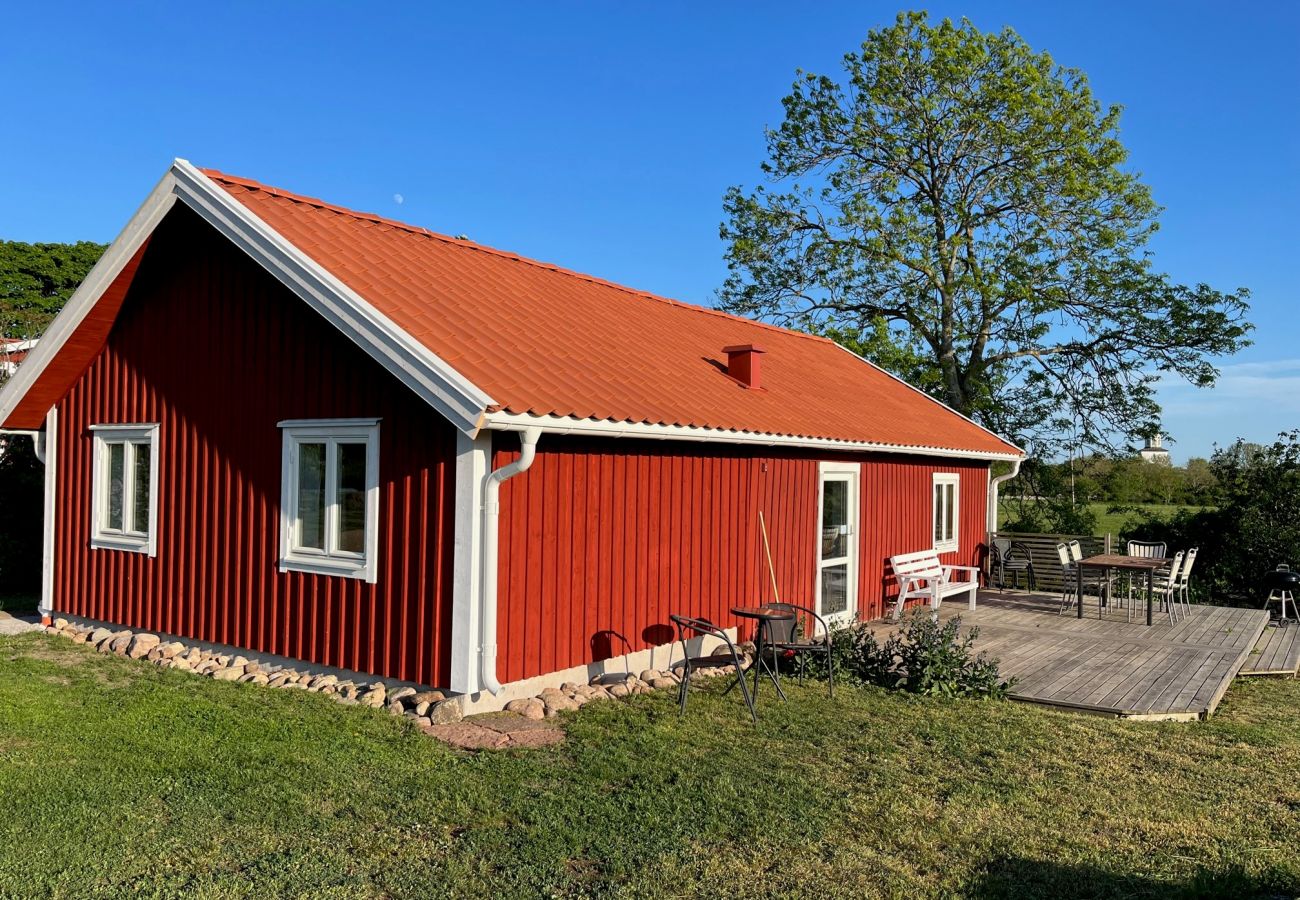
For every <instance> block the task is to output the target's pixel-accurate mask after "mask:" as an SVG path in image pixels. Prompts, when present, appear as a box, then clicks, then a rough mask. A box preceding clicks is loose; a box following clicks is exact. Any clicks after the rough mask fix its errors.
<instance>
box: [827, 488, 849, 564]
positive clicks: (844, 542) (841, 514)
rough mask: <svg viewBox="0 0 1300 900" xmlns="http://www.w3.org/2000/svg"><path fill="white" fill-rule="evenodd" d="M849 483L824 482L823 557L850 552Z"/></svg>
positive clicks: (832, 557) (839, 555)
mask: <svg viewBox="0 0 1300 900" xmlns="http://www.w3.org/2000/svg"><path fill="white" fill-rule="evenodd" d="M848 497H849V483H848V482H847V481H824V482H822V559H836V558H838V557H841V556H844V555H845V554H846V553H848V540H849V537H848V535H847V534H845V531H846V530H847V529H845V528H844V526H845V525H847V524H848V522H849V520H848Z"/></svg>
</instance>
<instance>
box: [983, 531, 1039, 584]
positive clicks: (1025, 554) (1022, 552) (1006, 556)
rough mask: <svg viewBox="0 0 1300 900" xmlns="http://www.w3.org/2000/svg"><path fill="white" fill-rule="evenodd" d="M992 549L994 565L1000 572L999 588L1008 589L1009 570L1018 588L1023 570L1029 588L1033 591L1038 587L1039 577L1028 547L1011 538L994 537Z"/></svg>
mask: <svg viewBox="0 0 1300 900" xmlns="http://www.w3.org/2000/svg"><path fill="white" fill-rule="evenodd" d="M991 550H992V552H993V560H992V563H993V567H994V568H995V569H996V570H997V573H998V590H1005V589H1006V586H1007V573H1008V572H1010V573H1011V576H1012V578H1013V579H1014V581H1013V583H1014V585H1015V586H1016V588H1019V587H1020V575H1021V573H1022V572H1023V573H1024V575H1025V587H1026V588H1027V589H1028V590H1031V591H1032V590H1035V589H1036V588H1037V587H1038V577H1037V575H1036V574H1035V572H1034V558H1033V555H1032V554H1031V553H1030V552H1029V548H1028V547H1026V546H1025V545H1024V544H1022V543H1021V542H1020V541H1013V540H1011V539H1010V538H994V539H993V544H992V547H991Z"/></svg>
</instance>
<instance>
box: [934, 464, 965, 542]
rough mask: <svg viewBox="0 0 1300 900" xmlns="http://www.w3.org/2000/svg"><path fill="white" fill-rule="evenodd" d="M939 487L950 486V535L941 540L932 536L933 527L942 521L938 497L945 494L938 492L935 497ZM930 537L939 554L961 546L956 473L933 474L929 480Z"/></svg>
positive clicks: (959, 493) (958, 479) (959, 506)
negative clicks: (936, 489)
mask: <svg viewBox="0 0 1300 900" xmlns="http://www.w3.org/2000/svg"><path fill="white" fill-rule="evenodd" d="M940 485H944V486H947V485H952V534H951V535H948V536H947V537H946V539H943V540H940V539H939V538H936V537H935V536H934V535H935V531H936V529H935V526H936V525H937V524H939V523H941V522H942V521H943V519H942V518H940V516H941V515H942V513H943V509H942V508H941V507H940V497H943V496H945V494H946V492H940V493H938V494H937V496H936V491H935V488H937V487H939V486H940ZM930 536H931V538H933V539H934V549H935V550H937V551H938V552H940V553H951V552H952V551H954V550H956V549H957V548H958V547H959V546H960V545H961V476H960V475H959V474H957V473H956V472H935V473H934V478H933V479H932V480H931V485H930Z"/></svg>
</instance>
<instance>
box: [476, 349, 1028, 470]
mask: <svg viewBox="0 0 1300 900" xmlns="http://www.w3.org/2000/svg"><path fill="white" fill-rule="evenodd" d="M846 352H847V351H846ZM483 427H484V428H487V429H491V430H496V431H517V430H520V429H523V428H540V429H541V430H542V432H543V433H545V434H555V435H566V434H576V435H586V436H590V437H610V438H645V439H648V440H674V441H701V442H706V443H721V444H750V445H757V446H762V447H793V448H801V449H809V450H843V451H846V452H855V453H894V454H903V455H907V456H942V457H945V458H947V459H978V460H994V459H1005V460H1016V459H1020V458H1021V457H1019V456H1017V455H1016V454H1014V453H989V452H985V451H977V450H954V449H951V448H947V447H923V446H912V445H907V444H881V443H876V442H873V441H842V440H836V439H834V438H810V437H799V436H795V435H785V434H768V433H764V432H757V431H732V430H728V429H724V428H701V427H698V426H694V425H652V424H649V423H645V422H611V421H609V420H608V419H578V418H574V417H572V416H550V415H547V416H535V415H532V414H531V413H507V412H494V413H488V414H487V415H486V416H484V417H483ZM999 440H1000V439H999Z"/></svg>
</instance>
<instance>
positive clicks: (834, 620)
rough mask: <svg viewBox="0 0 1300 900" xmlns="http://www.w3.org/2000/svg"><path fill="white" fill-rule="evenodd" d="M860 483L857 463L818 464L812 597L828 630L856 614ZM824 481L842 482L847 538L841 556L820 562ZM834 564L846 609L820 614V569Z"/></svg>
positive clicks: (847, 620)
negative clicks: (839, 570) (845, 595)
mask: <svg viewBox="0 0 1300 900" xmlns="http://www.w3.org/2000/svg"><path fill="white" fill-rule="evenodd" d="M861 480H862V465H861V463H846V462H822V463H819V464H818V473H817V522H816V525H815V527H816V529H817V531H816V539H815V544H814V551H815V559H816V563H815V565H814V567H813V597H814V598H815V601H814V604H813V608H814V609H816V610H817V612H818V613H819V614H820V615H821V616H822V617H823V618H825V619H826V621H827V623H828V624H830V625H831V626H832V627H834V626H835V625H843V624H845V623H847V622H849V621H851V620H852V619H853V617H854V616H855V615H857V613H858V600H859V598H858V593H859V591H858V551H859V540H858V531H859V525H860V523H861V521H862V502H861V497H860V495H859V491H860V486H861ZM828 481H843V482H846V483H847V485H848V490H847V497H846V502H847V508H848V512H847V514H846V516H845V518H846V519H848V523H847V524H848V529H849V533H848V538H849V539H848V542H847V546H846V547H845V551H846V555H845V556H836V557H832V558H831V559H828V560H824V559H822V515H823V512H824V511H823V509H822V507H823V501H824V500H825V497H826V482H828ZM838 565H844V566H845V581H846V584H845V589H846V591H847V593H848V601H849V602H848V608H847V609H845V610H844V611H843V612H838V613H833V614H831V615H827V614H826V613H824V612H822V569H823V568H825V567H827V566H838Z"/></svg>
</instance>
